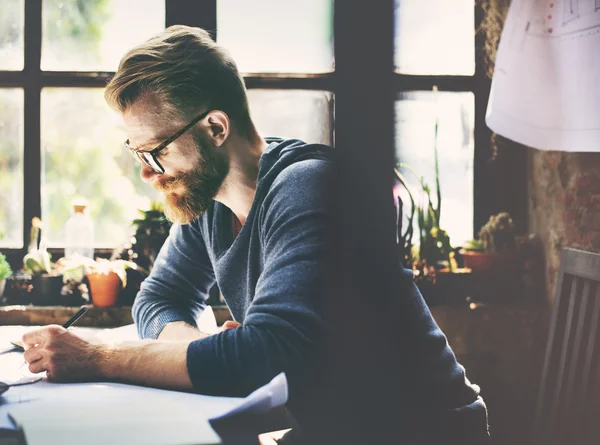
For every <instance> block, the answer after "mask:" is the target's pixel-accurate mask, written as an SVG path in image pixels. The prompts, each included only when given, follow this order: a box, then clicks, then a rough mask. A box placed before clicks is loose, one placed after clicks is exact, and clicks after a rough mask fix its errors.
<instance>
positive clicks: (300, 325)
mask: <svg viewBox="0 0 600 445" xmlns="http://www.w3.org/2000/svg"><path fill="white" fill-rule="evenodd" d="M105 97H106V100H107V102H108V104H109V105H110V106H111V107H112V108H114V109H115V110H117V111H118V112H119V113H120V114H121V115H122V117H123V121H124V123H125V128H126V130H127V133H128V137H129V139H128V140H127V142H126V147H127V149H128V150H130V151H131V153H132V154H133V156H135V157H136V159H138V160H139V161H140V163H141V166H142V169H141V177H142V179H143V180H144V181H145V182H147V183H149V184H152V185H153V186H154V187H155V188H156V189H158V190H160V191H162V192H163V193H164V195H165V213H166V215H167V217H168V218H169V219H171V220H172V221H174V222H175V224H174V225H173V227H172V230H171V232H170V235H169V238H168V239H167V241H166V243H165V245H164V246H163V248H162V250H161V252H160V254H159V256H158V258H157V260H156V262H155V264H154V267H153V270H152V272H151V274H150V276H149V277H148V278H147V279H146V280H145V282H144V283H143V284H142V287H141V290H140V292H139V294H138V295H137V297H136V300H135V303H134V306H133V316H134V319H135V323H136V325H137V329H138V333H139V336H140V337H141V338H142V339H145V340H141V341H137V342H130V343H124V344H120V345H113V346H108V345H97V344H90V343H88V342H86V341H85V340H83V339H81V338H79V337H77V336H76V335H74V334H72V333H71V332H68V331H67V330H65V329H63V328H61V327H59V326H49V327H45V328H42V329H39V330H36V331H32V332H29V333H27V334H25V336H24V338H23V340H24V343H25V344H26V345H27V350H26V352H25V359H26V361H27V362H28V363H29V369H30V371H31V372H35V373H38V372H43V371H46V372H47V373H48V377H49V378H50V379H53V380H57V381H72V380H93V379H109V380H118V381H125V382H130V383H133V384H143V385H149V386H155V387H161V388H170V389H177V390H184V391H195V392H198V393H202V394H210V395H220V396H245V395H247V394H249V393H250V392H251V391H253V390H254V389H256V388H257V387H259V386H261V385H263V384H265V383H267V382H268V381H269V380H271V379H272V378H273V377H274V376H275V375H277V374H278V373H280V372H285V373H286V375H287V377H288V381H289V385H290V394H291V395H290V407H293V406H294V403H295V401H296V400H298V399H300V398H302V395H303V393H304V392H305V390H306V389H307V388H310V387H311V386H312V385H314V384H316V382H317V381H318V379H319V375H320V374H319V373H320V371H321V368H320V366H322V362H321V361H320V360H319V358H320V357H323V355H324V354H325V355H326V354H327V350H326V348H327V341H326V325H327V323H326V317H325V312H324V309H323V307H324V303H323V302H324V299H325V297H326V296H325V276H324V275H325V269H326V268H325V246H326V244H327V243H326V225H327V224H326V223H327V210H328V206H327V202H326V199H325V196H326V194H325V193H324V192H323V191H324V190H325V188H326V186H327V177H328V171H329V169H330V167H331V166H332V164H333V163H334V162H335V158H336V156H335V154H334V149H333V148H331V147H327V146H323V145H319V144H309V143H305V142H303V141H300V140H295V139H278V138H264V137H262V136H261V135H260V134H259V132H258V130H257V129H256V127H255V125H254V123H253V122H252V119H251V116H250V111H249V107H248V99H247V95H246V89H245V86H244V81H243V78H242V76H241V75H240V73H239V72H238V70H237V67H236V64H235V62H234V61H233V60H232V58H231V57H230V55H229V54H228V53H227V51H226V50H224V49H223V48H221V47H219V46H218V45H217V44H216V43H215V42H214V41H213V40H212V39H211V38H210V36H209V34H208V33H207V32H205V31H203V30H201V29H198V28H190V27H186V26H173V27H170V28H168V29H167V30H166V31H164V32H163V33H161V34H159V35H157V36H155V37H154V38H152V39H150V40H149V41H147V42H145V43H143V44H142V45H140V46H138V47H136V48H134V49H132V50H131V51H129V52H128V53H127V54H126V55H125V56H124V57H123V59H122V60H121V63H120V65H119V68H118V70H117V72H116V74H115V76H114V78H113V79H112V80H111V82H110V83H109V84H108V86H107V88H106V93H105ZM399 274H400V275H401V277H402V279H401V280H399V282H400V283H402V285H401V289H399V290H398V292H399V298H400V299H401V300H399V301H402V303H401V304H402V305H403V309H402V311H403V314H402V320H405V321H404V323H405V325H404V326H403V330H404V332H406V339H405V340H403V341H404V343H406V344H410V347H409V348H407V349H406V353H407V357H406V372H405V374H406V378H405V379H404V380H406V381H404V380H403V379H401V377H400V376H399V377H398V378H399V382H402V384H403V385H404V384H406V385H407V387H409V386H412V387H415V386H416V387H417V388H416V390H415V391H414V392H413V393H412V394H413V395H411V396H410V397H409V396H408V392H407V393H406V394H407V396H406V398H405V400H403V401H399V406H403V407H404V408H406V409H400V410H399V412H402V413H408V412H409V411H410V410H412V412H413V413H414V414H411V415H410V419H411V420H406V421H405V422H404V423H402V425H403V428H405V431H400V432H399V436H398V437H399V438H400V437H405V438H408V437H413V438H414V437H425V436H423V434H425V433H424V432H423V431H422V422H421V421H418V422H413V420H412V419H413V418H414V419H417V418H418V419H421V420H422V419H425V418H429V417H428V416H430V417H431V416H432V417H431V418H432V419H437V420H434V421H433V430H432V431H435V432H436V434H438V435H444V434H445V432H444V431H450V430H457V429H460V428H450V427H448V425H445V426H443V427H442V424H443V423H444V422H446V424H447V423H448V420H447V419H455V420H457V421H458V422H459V423H460V425H461V426H465V425H466V426H465V431H466V432H465V433H464V435H463V436H462V437H463V438H466V437H469V438H473V437H477V438H478V440H479V439H481V438H483V437H487V420H486V412H485V405H484V404H483V401H482V400H481V398H480V397H478V393H479V389H478V388H477V387H476V386H475V385H471V384H470V383H469V382H468V380H467V379H466V377H465V373H464V369H463V368H462V367H461V366H460V365H459V364H458V363H457V361H456V359H455V357H454V354H453V353H452V351H451V349H450V348H449V346H448V344H447V342H446V339H445V337H444V335H443V334H442V333H441V331H440V330H439V328H438V327H437V325H436V324H435V322H434V321H433V319H432V317H431V314H430V313H429V311H428V310H427V308H426V306H425V303H424V301H423V299H422V297H421V295H420V294H419V292H418V290H417V289H416V287H415V285H414V283H413V281H412V276H411V274H410V272H407V271H403V270H401V271H400V272H399ZM215 282H216V283H217V284H218V287H219V289H220V291H221V293H222V295H223V296H224V298H225V300H226V302H227V305H228V306H229V309H230V310H231V314H232V316H233V318H234V320H235V322H229V323H227V324H226V325H225V326H224V328H225V329H223V330H222V331H221V332H220V333H218V334H215V335H207V334H205V333H203V332H200V331H199V329H198V327H197V324H196V320H197V318H198V316H199V315H200V313H201V312H202V310H203V309H204V307H205V303H204V302H205V300H206V298H207V294H208V290H209V289H210V288H211V287H212V285H213V284H214V283H215ZM408 376H411V377H410V378H409V377H408ZM410 379H412V380H410ZM409 380H410V381H409ZM357 384H359V383H358V382H357ZM434 393H435V394H434ZM415 394H416V395H417V396H414V395H415ZM312 403H313V405H312V406H316V404H318V400H312ZM303 406H309V407H310V406H311V405H310V403H309V404H308V405H306V404H304V405H303ZM309 409H310V408H309ZM292 410H293V408H292ZM446 414H448V415H446ZM408 416H409V415H408V414H405V419H409V417H408ZM300 417H301V416H300ZM460 434H463V433H460ZM427 437H433V436H427ZM436 437H437V436H436ZM456 437H458V436H454V438H456ZM447 438H448V439H453V438H452V437H447ZM462 443H466V441H464V442H462Z"/></svg>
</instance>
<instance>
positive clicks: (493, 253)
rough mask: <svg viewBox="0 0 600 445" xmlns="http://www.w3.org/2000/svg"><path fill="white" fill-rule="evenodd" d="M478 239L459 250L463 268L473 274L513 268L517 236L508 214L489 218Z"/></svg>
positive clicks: (504, 213) (504, 270)
mask: <svg viewBox="0 0 600 445" xmlns="http://www.w3.org/2000/svg"><path fill="white" fill-rule="evenodd" d="M478 238H479V239H474V240H471V241H469V242H468V243H466V244H465V245H464V246H463V248H462V249H461V250H460V254H461V255H462V256H463V259H464V263H465V267H468V268H469V269H471V270H473V271H474V272H482V271H490V270H495V271H500V272H508V271H510V270H511V269H512V268H513V267H514V266H515V264H516V257H517V235H516V229H515V224H514V223H513V220H512V218H511V217H510V215H509V214H508V213H506V212H502V213H499V214H497V215H492V216H490V219H489V221H488V222H487V223H486V224H485V225H484V226H483V227H482V228H481V230H480V231H479V235H478Z"/></svg>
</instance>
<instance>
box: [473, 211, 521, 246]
mask: <svg viewBox="0 0 600 445" xmlns="http://www.w3.org/2000/svg"><path fill="white" fill-rule="evenodd" d="M479 240H480V241H481V243H482V245H483V251H484V252H487V253H495V252H513V251H514V250H515V249H516V248H517V234H516V227H515V224H514V223H513V220H512V218H511V217H510V215H509V214H508V213H507V212H502V213H498V214H497V215H492V216H490V219H489V220H488V222H487V223H485V225H484V226H483V227H482V228H481V230H480V231H479Z"/></svg>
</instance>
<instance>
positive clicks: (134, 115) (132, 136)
mask: <svg viewBox="0 0 600 445" xmlns="http://www.w3.org/2000/svg"><path fill="white" fill-rule="evenodd" d="M122 118H123V123H124V124H125V129H126V131H127V137H128V138H129V142H130V144H131V145H132V146H133V147H139V146H141V145H149V144H152V143H154V142H158V141H161V140H163V139H166V138H167V137H169V134H170V132H172V129H173V128H174V127H173V123H172V122H171V120H170V119H165V113H164V110H161V107H160V106H159V105H158V104H157V103H156V102H155V101H152V100H149V99H147V98H145V97H143V98H140V99H139V100H138V101H136V102H135V103H134V104H133V105H131V106H130V107H129V108H128V109H127V110H125V112H123V114H122Z"/></svg>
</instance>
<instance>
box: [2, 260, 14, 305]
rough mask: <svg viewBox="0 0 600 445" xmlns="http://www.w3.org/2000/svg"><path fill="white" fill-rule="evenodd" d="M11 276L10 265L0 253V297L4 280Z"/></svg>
mask: <svg viewBox="0 0 600 445" xmlns="http://www.w3.org/2000/svg"><path fill="white" fill-rule="evenodd" d="M11 275H12V269H11V268H10V264H8V261H7V260H6V256H4V255H3V254H1V253H0V297H1V296H2V295H3V294H4V286H6V279H7V278H8V277H10V276H11Z"/></svg>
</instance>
